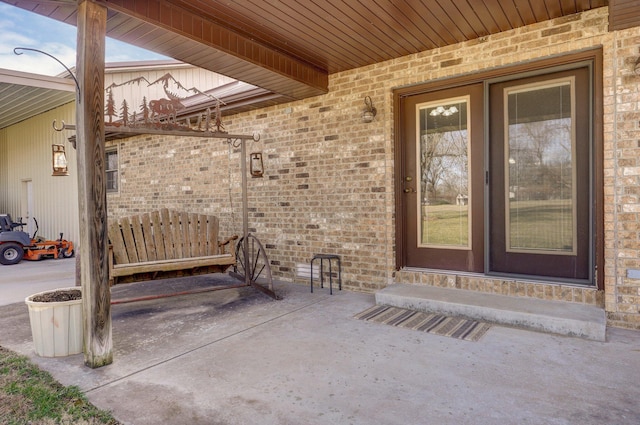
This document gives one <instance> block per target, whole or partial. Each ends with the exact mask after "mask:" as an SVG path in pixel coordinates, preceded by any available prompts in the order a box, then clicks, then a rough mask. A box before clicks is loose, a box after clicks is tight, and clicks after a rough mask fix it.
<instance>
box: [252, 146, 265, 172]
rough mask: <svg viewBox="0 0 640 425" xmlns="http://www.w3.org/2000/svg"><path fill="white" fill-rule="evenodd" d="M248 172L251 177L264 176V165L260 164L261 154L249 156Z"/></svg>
mask: <svg viewBox="0 0 640 425" xmlns="http://www.w3.org/2000/svg"><path fill="white" fill-rule="evenodd" d="M249 158H250V161H249V172H250V174H251V177H262V176H263V175H264V164H263V163H262V152H253V153H251V154H249Z"/></svg>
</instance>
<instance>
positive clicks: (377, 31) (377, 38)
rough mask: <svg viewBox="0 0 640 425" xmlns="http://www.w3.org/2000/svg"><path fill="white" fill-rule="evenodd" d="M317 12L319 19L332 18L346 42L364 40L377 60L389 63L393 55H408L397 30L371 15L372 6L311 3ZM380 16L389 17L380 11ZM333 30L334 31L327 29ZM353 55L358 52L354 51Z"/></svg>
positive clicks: (322, 0)
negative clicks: (350, 39) (397, 35)
mask: <svg viewBox="0 0 640 425" xmlns="http://www.w3.org/2000/svg"><path fill="white" fill-rule="evenodd" d="M309 4H314V5H315V6H316V7H318V6H321V8H319V9H315V10H318V12H317V13H318V16H323V17H325V19H329V20H330V22H331V23H332V24H333V26H335V31H338V32H340V33H341V34H342V35H341V36H342V37H343V38H344V39H345V40H347V39H349V38H352V37H354V38H355V39H359V40H362V43H363V44H362V48H363V49H366V50H367V51H368V52H369V54H370V55H372V56H375V57H377V58H378V61H384V60H388V59H389V58H390V57H393V55H398V56H403V55H406V54H407V51H406V49H405V48H404V47H403V46H402V43H401V42H399V41H398V40H397V39H396V37H393V36H392V35H389V34H395V30H394V29H393V28H392V27H391V26H389V24H388V23H387V22H385V20H384V19H383V18H381V17H380V16H378V15H377V14H376V13H372V11H371V8H370V7H363V6H362V4H360V3H359V2H356V1H351V2H343V1H341V0H320V1H311V2H309ZM376 10H378V11H379V14H380V15H382V16H384V17H385V18H388V16H387V13H386V11H383V10H379V9H376ZM327 31H331V28H327ZM352 53H354V54H355V53H356V52H355V51H353V52H352Z"/></svg>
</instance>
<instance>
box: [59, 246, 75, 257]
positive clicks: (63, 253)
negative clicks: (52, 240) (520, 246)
mask: <svg viewBox="0 0 640 425" xmlns="http://www.w3.org/2000/svg"><path fill="white" fill-rule="evenodd" d="M74 255H75V251H74V250H73V249H72V250H71V251H67V248H60V256H61V257H62V258H71V257H73V256H74Z"/></svg>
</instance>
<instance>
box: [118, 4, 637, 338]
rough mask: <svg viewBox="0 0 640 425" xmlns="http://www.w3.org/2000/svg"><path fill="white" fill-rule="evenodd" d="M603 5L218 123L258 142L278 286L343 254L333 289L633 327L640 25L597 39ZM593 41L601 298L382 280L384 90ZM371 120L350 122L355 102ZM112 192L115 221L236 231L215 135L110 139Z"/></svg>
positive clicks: (387, 120) (391, 239)
mask: <svg viewBox="0 0 640 425" xmlns="http://www.w3.org/2000/svg"><path fill="white" fill-rule="evenodd" d="M607 19H608V16H607V8H601V9H597V10H593V11H590V12H586V13H582V14H577V15H572V16H568V17H564V18H560V19H556V20H553V21H548V22H544V23H541V24H536V25H532V26H528V27H524V28H519V29H516V30H513V31H508V32H504V33H501V34H497V35H493V36H489V37H484V38H481V39H478V40H474V41H471V42H467V43H461V44H458V45H454V46H447V47H443V48H441V49H436V50H433V51H428V52H422V53H419V54H415V55H411V56H407V57H403V58H399V59H395V60H392V61H388V62H384V63H379V64H376V65H373V66H368V67H364V68H359V69H355V70H350V71H346V72H342V73H339V74H334V75H331V76H330V79H329V93H328V94H327V95H325V96H320V97H316V98H310V99H306V100H304V101H299V102H293V103H289V104H284V105H280V106H277V107H270V108H265V109H262V110H259V111H254V112H248V113H242V114H238V115H234V116H229V117H226V118H225V120H224V121H225V122H224V124H225V126H226V129H227V130H228V131H229V132H230V133H234V134H253V133H254V132H257V133H259V134H260V141H259V142H249V143H248V147H247V151H248V152H254V151H260V152H262V153H263V157H264V166H265V175H264V177H263V178H257V179H249V207H250V213H249V224H250V230H251V231H252V232H255V233H256V234H257V236H258V237H259V239H260V240H261V241H262V243H263V244H264V245H265V247H266V249H267V251H268V254H269V257H270V260H271V262H272V271H273V273H274V275H275V276H276V277H277V278H280V279H284V280H295V279H296V276H295V271H296V266H297V265H299V264H308V263H309V260H310V258H311V257H312V255H313V254H314V253H335V254H339V255H340V256H341V257H342V261H343V263H342V266H343V283H344V285H345V286H346V287H347V288H349V289H355V290H364V291H373V290H376V289H378V288H382V287H384V286H385V285H387V284H389V283H392V282H394V281H395V282H411V283H416V284H432V285H441V286H453V287H460V288H464V289H469V290H477V291H486V292H498V293H507V294H511V295H515V296H529V297H537V298H548V299H559V300H565V301H572V302H582V303H590V304H597V305H603V304H604V305H606V309H607V312H608V314H609V320H610V323H611V324H615V325H620V326H629V327H640V314H638V311H639V307H640V293H639V292H638V290H639V289H640V280H638V279H630V278H627V277H626V276H627V269H633V268H640V250H639V249H638V248H639V247H638V234H637V233H638V212H639V211H640V202H639V200H638V196H639V195H640V190H638V187H639V186H638V176H639V175H640V164H639V163H638V161H637V159H636V158H637V157H638V153H639V152H638V150H639V149H640V148H639V142H638V140H639V139H640V137H639V130H638V125H639V124H638V123H639V122H640V119H639V118H640V117H639V115H638V103H639V101H640V98H639V94H638V83H639V82H640V77H638V76H635V75H632V74H631V70H632V68H633V67H632V66H631V61H635V58H637V57H638V56H639V55H640V52H639V51H638V46H639V45H640V28H636V29H634V30H625V31H620V32H616V33H609V32H607ZM600 46H602V48H603V52H604V67H605V69H604V95H605V99H604V103H605V105H604V107H605V140H604V142H605V186H606V189H605V196H606V201H607V208H606V212H605V222H606V224H605V226H606V240H605V244H606V249H605V251H606V252H605V255H606V269H605V276H606V277H605V282H606V291H605V292H606V293H605V294H602V293H598V292H597V291H595V290H594V289H590V288H572V287H567V286H560V285H540V284H539V283H532V282H526V281H522V282H516V281H506V280H502V281H498V280H495V279H488V278H483V277H478V276H474V277H465V276H460V275H459V276H456V275H455V274H442V273H427V272H417V271H401V272H395V249H394V243H395V217H394V216H395V204H394V192H393V191H394V170H395V167H394V160H393V158H394V152H393V110H392V106H393V102H392V91H393V89H394V88H398V87H402V86H406V85H411V84H419V83H423V82H426V81H433V80H436V79H442V78H447V77H452V76H457V75H461V74H465V73H471V72H477V71H480V70H485V69H490V68H495V67H501V66H506V65H509V64H517V63H522V62H526V61H530V60H533V59H538V58H544V57H549V56H552V55H561V54H563V53H569V52H574V51H578V50H582V49H588V48H594V47H600ZM365 96H370V97H371V99H372V100H373V104H374V106H375V107H376V108H377V111H378V114H377V117H376V118H375V120H374V122H372V123H369V124H365V123H362V120H361V114H362V110H363V109H364V106H365V105H364V98H365ZM117 143H118V145H119V146H120V158H121V163H120V165H121V178H122V180H121V191H120V192H119V193H118V194H110V195H109V198H108V200H109V213H110V214H112V215H115V216H120V215H125V214H129V213H132V212H135V211H148V210H152V209H155V208H159V207H161V206H167V207H170V208H177V209H180V210H187V211H195V212H206V213H212V214H217V215H218V216H219V217H220V220H221V230H222V232H223V234H225V233H241V231H242V212H241V197H240V174H239V149H237V148H235V147H233V146H230V145H229V144H227V143H226V141H224V140H217V139H216V140H213V139H211V140H207V139H197V138H167V137H159V136H153V137H142V136H141V137H136V138H131V139H127V140H126V141H120V142H117Z"/></svg>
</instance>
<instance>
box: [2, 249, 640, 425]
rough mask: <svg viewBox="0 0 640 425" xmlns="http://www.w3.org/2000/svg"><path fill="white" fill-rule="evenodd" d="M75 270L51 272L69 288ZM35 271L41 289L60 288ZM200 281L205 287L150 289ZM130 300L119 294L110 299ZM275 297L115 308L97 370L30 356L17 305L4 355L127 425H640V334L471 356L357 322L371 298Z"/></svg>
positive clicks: (281, 289)
mask: <svg viewBox="0 0 640 425" xmlns="http://www.w3.org/2000/svg"><path fill="white" fill-rule="evenodd" d="M73 263H74V261H73V260H60V261H59V262H58V263H56V267H57V268H58V269H60V268H61V267H62V268H64V269H65V270H66V278H67V279H68V280H69V281H73V275H74V270H73ZM43 264H45V263H21V264H19V265H16V266H12V267H14V268H15V269H18V268H23V269H24V268H37V267H38V266H41V265H43ZM12 270H13V269H12ZM41 270H42V271H41V273H40V279H38V280H39V281H41V282H43V283H45V282H47V280H48V279H51V281H55V279H59V278H60V275H59V274H57V275H54V276H51V274H50V273H47V271H46V269H41ZM36 271H37V270H36ZM60 271H62V270H60ZM23 272H24V273H26V274H27V275H31V272H27V271H26V270H23ZM16 273H17V271H16ZM201 279H204V280H208V282H207V283H206V284H210V283H211V281H210V280H211V276H200V277H197V278H186V280H187V281H188V282H185V280H184V279H183V280H181V279H168V280H163V281H158V282H153V284H154V285H157V284H160V285H161V288H160V290H167V289H168V288H170V289H175V288H177V287H179V286H180V285H185V284H187V285H190V286H193V285H197V284H198V281H199V280H201ZM54 284H55V285H57V284H58V283H56V282H54ZM131 285H146V284H145V283H136V284H131ZM3 288H5V287H4V286H1V287H0V298H4V297H5V294H4V292H3V291H4V289H3ZM131 288H132V286H124V285H123V286H118V287H115V288H114V297H120V296H126V291H130V290H132V289H131ZM140 290H142V288H138V289H135V291H140ZM276 290H277V291H278V293H280V294H281V295H283V296H284V299H283V300H282V301H273V300H271V299H270V298H269V297H266V296H264V295H263V294H261V293H258V292H256V291H253V290H251V289H250V288H240V289H238V290H237V291H224V292H215V293H206V294H201V295H196V296H186V297H180V298H174V299H162V300H153V301H145V302H140V303H134V304H123V305H115V306H113V310H112V317H113V323H114V326H113V340H114V362H113V364H112V365H110V366H108V367H104V368H99V369H90V368H87V367H84V366H83V365H82V355H81V354H78V355H75V356H69V357H63V358H43V357H37V356H35V355H34V352H33V343H32V341H31V334H30V329H29V320H28V317H27V309H26V308H25V306H24V304H23V303H15V304H10V305H4V306H1V307H0V327H2V329H3V334H2V338H1V339H0V344H2V346H3V347H6V348H9V349H11V350H14V351H17V352H18V353H21V354H24V355H26V356H28V357H30V358H31V360H32V361H34V362H35V363H36V364H38V365H39V366H40V367H42V368H44V369H45V370H47V371H49V372H50V373H51V374H52V375H53V376H54V377H55V378H56V379H57V380H58V381H60V382H61V383H62V384H64V385H77V386H79V387H80V388H81V389H82V391H83V392H85V393H86V394H87V396H88V398H89V400H90V401H91V402H92V403H93V404H95V405H96V406H97V407H99V408H102V409H107V410H109V411H111V412H112V413H113V415H114V417H115V418H116V419H118V420H119V421H121V422H122V423H123V424H132V425H133V424H135V425H147V424H148V425H156V424H160V423H166V424H175V425H179V424H185V425H186V424H189V425H199V424H202V425H204V424H212V423H216V424H300V423H305V424H318V425H319V424H354V425H369V424H423V423H434V424H442V425H448V424H450V425H460V424H492V423H502V424H523V423H536V424H538V423H545V424H575V423H580V424H584V425H601V424H603V423H612V424H614V423H615V424H619V425H634V424H637V423H638V422H640V411H639V410H638V406H637V400H638V398H639V397H640V389H639V388H638V386H637V382H638V380H640V367H638V366H639V363H638V351H639V350H640V340H639V339H638V338H637V332H635V331H631V330H623V329H616V328H613V329H609V331H608V341H607V342H594V341H587V340H584V339H579V338H568V337H562V336H554V335H549V334H544V333H537V332H530V331H525V330H520V329H514V328H509V327H500V326H492V327H491V329H489V331H488V332H487V333H486V334H485V335H484V336H483V337H482V338H481V339H480V340H479V341H477V342H472V341H465V340H460V339H455V338H450V337H445V336H438V335H433V334H429V333H425V332H420V331H416V330H408V329H402V328H398V327H394V326H388V325H384V324H378V323H371V322H365V321H362V320H357V319H355V318H354V317H353V316H354V315H356V314H357V313H359V312H361V311H363V310H365V309H366V308H368V307H370V306H372V305H373V304H374V296H373V295H372V294H364V293H355V292H350V291H344V290H343V291H335V292H334V295H332V296H330V295H329V292H328V288H325V289H323V290H320V289H319V288H316V290H315V291H314V293H313V294H312V293H310V291H309V287H308V286H307V285H298V284H291V283H285V282H279V283H277V284H276ZM122 291H124V293H123V292H122ZM605 358H606V359H607V361H606V362H604V361H602V359H605ZM621 388H624V390H621Z"/></svg>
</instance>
